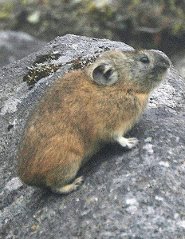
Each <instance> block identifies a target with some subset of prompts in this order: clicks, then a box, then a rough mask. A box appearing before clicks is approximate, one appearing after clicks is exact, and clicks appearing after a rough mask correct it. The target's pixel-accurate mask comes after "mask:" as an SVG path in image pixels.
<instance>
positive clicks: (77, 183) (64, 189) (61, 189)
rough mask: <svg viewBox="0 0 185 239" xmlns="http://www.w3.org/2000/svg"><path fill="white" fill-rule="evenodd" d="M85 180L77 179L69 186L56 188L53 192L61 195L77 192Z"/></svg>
mask: <svg viewBox="0 0 185 239" xmlns="http://www.w3.org/2000/svg"><path fill="white" fill-rule="evenodd" d="M83 181H84V178H83V176H81V177H78V178H76V179H75V180H74V181H73V182H72V183H70V184H67V185H65V186H62V187H56V188H52V189H51V190H52V191H53V192H55V193H59V194H68V193H71V192H73V191H75V190H77V189H78V188H79V187H80V186H81V185H82V183H83Z"/></svg>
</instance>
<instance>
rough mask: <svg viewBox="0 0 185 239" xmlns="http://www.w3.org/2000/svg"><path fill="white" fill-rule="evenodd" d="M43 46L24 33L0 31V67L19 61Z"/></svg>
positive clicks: (42, 43)
mask: <svg viewBox="0 0 185 239" xmlns="http://www.w3.org/2000/svg"><path fill="white" fill-rule="evenodd" d="M43 45H45V43H44V42H42V41H39V40H37V39H36V38H34V37H32V36H30V35H29V34H27V33H24V32H14V31H0V67H1V66H4V65H7V64H9V63H12V62H14V61H16V60H19V59H21V58H23V57H25V56H26V55H28V54H30V53H31V52H34V51H37V50H38V49H39V48H41V47H42V46H43Z"/></svg>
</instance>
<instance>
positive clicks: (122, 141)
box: [115, 137, 139, 149]
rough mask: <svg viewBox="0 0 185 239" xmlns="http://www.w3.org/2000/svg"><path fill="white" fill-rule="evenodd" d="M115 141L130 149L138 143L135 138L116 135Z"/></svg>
mask: <svg viewBox="0 0 185 239" xmlns="http://www.w3.org/2000/svg"><path fill="white" fill-rule="evenodd" d="M115 140H116V142H118V143H119V144H120V145H121V146H123V147H127V148H129V149H132V148H133V147H135V146H136V145H137V144H138V142H139V141H138V139H137V138H125V137H117V138H116V139H115Z"/></svg>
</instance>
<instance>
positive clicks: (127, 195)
mask: <svg viewBox="0 0 185 239" xmlns="http://www.w3.org/2000/svg"><path fill="white" fill-rule="evenodd" d="M111 48H119V49H123V50H132V48H131V47H129V46H127V45H125V44H124V43H121V42H111V41H109V40H99V39H92V38H86V37H79V36H74V35H66V36H64V37H58V38H56V39H55V40H54V41H52V42H50V43H49V44H47V45H46V46H45V47H43V48H42V49H41V50H40V51H38V52H36V53H33V54H31V55H30V56H28V57H26V58H24V59H22V60H20V61H19V62H14V63H12V64H10V65H8V66H5V67H3V68H2V69H1V74H0V86H1V87H0V161H1V166H0V198H1V213H0V228H1V229H0V230H1V236H0V237H1V238H43V239H44V238H56V239H57V238H58V239H59V238H70V239H73V238H86V239H90V238H92V239H94V238H106V239H107V238H118V239H119V238H125V239H127V238H142V239H148V238H155V239H161V238H164V239H175V238H183V237H184V234H185V200H184V198H185V183H184V181H185V180H184V178H185V162H184V155H185V133H184V129H185V120H184V119H185V93H184V92H185V83H184V80H183V79H182V78H181V77H179V75H178V74H177V72H176V71H175V70H174V69H173V68H172V69H171V70H170V71H169V73H168V76H167V78H166V80H165V81H164V82H163V84H162V85H161V86H160V87H159V88H158V89H157V90H155V92H154V93H153V94H152V95H151V99H150V101H149V105H148V107H147V109H146V111H145V113H144V115H143V116H142V119H141V120H140V122H139V123H138V124H137V125H136V126H135V128H134V129H133V130H132V131H131V132H130V133H129V135H130V136H132V137H133V136H134V137H137V138H138V139H139V140H140V142H139V145H138V146H137V147H136V148H134V149H133V150H130V151H129V150H125V149H123V148H121V147H120V146H119V145H117V144H113V145H108V146H106V147H105V148H104V149H103V150H101V151H100V152H99V153H98V154H97V155H95V156H94V157H93V158H92V160H91V162H89V163H88V165H86V166H85V167H84V168H83V169H82V170H81V171H80V173H79V174H80V175H84V176H85V182H84V184H83V186H82V187H81V188H80V189H79V190H78V191H76V192H74V193H71V194H70V195H66V196H59V195H55V194H52V193H50V192H48V191H43V190H40V189H36V188H32V187H28V186H26V185H21V184H19V183H18V181H17V174H16V160H15V154H16V149H17V145H18V143H19V140H20V137H21V135H22V131H23V127H24V125H25V122H26V119H27V118H28V117H29V113H30V111H31V109H33V108H34V106H35V103H36V102H37V101H38V100H39V98H40V96H41V95H42V94H44V91H45V89H46V88H47V87H48V86H49V85H51V84H52V82H53V81H54V80H55V79H56V78H57V77H58V76H61V75H63V74H64V73H65V72H66V71H68V70H69V69H72V68H73V67H74V65H75V67H74V68H76V67H83V64H84V65H85V64H86V63H87V62H88V61H89V58H91V57H92V55H94V54H95V55H96V54H98V53H99V52H100V51H103V50H106V49H111ZM53 53H54V54H56V53H57V54H58V55H57V56H59V57H58V58H57V59H51V58H47V57H46V58H45V56H48V55H49V56H51V55H53ZM42 56H44V57H42ZM39 59H41V61H38V60H39ZM43 59H44V60H43ZM35 62H36V63H37V65H36V66H35ZM48 64H49V65H50V66H51V65H53V64H54V65H57V66H58V69H57V70H56V71H49V73H48V75H46V76H44V77H43V78H42V77H41V78H39V80H38V81H33V84H32V85H31V87H30V85H29V84H28V82H27V81H24V80H23V78H24V77H25V76H26V75H28V73H29V74H30V67H31V68H32V69H35V67H38V68H39V69H40V68H41V69H44V68H45V67H47V66H48ZM38 68H37V69H38ZM34 73H35V71H34ZM37 73H38V72H37ZM39 74H40V73H39ZM15 178H16V179H15Z"/></svg>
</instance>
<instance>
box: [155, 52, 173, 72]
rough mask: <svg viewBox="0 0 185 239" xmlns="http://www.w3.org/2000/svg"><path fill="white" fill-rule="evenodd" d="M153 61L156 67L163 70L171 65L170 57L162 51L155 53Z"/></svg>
mask: <svg viewBox="0 0 185 239" xmlns="http://www.w3.org/2000/svg"><path fill="white" fill-rule="evenodd" d="M155 63H156V67H157V68H158V69H160V70H164V71H165V70H167V69H168V68H169V67H170V65H171V62H170V59H169V58H168V57H167V56H166V55H165V54H162V53H156V60H155Z"/></svg>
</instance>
